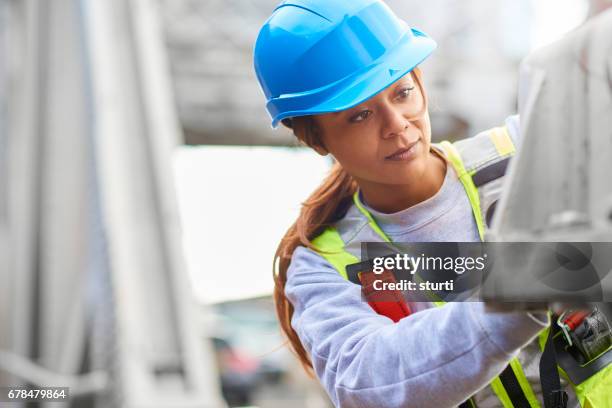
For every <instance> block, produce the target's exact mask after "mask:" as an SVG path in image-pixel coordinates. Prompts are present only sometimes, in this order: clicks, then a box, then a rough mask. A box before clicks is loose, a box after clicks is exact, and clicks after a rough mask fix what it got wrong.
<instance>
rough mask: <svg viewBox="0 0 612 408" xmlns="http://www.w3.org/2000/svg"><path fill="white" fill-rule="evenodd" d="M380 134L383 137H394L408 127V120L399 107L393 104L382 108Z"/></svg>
mask: <svg viewBox="0 0 612 408" xmlns="http://www.w3.org/2000/svg"><path fill="white" fill-rule="evenodd" d="M382 116H383V128H382V132H383V133H382V136H383V138H385V139H388V138H392V137H396V136H399V135H401V134H402V133H404V131H405V130H406V128H407V127H408V120H407V119H406V118H405V117H404V115H403V113H402V112H401V110H400V109H397V108H395V107H393V106H387V107H385V108H384V114H383V115H382Z"/></svg>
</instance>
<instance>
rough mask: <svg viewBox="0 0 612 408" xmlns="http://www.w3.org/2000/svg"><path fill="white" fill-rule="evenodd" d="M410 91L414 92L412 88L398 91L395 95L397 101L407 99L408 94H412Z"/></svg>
mask: <svg viewBox="0 0 612 408" xmlns="http://www.w3.org/2000/svg"><path fill="white" fill-rule="evenodd" d="M412 90H414V86H409V87H406V88H402V89H400V90H399V92H398V93H397V94H398V95H397V97H398V99H405V98H407V97H409V96H410V92H412Z"/></svg>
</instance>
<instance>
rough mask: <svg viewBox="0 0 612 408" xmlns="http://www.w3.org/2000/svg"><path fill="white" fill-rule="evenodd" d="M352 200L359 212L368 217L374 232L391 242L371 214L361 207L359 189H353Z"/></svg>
mask: <svg viewBox="0 0 612 408" xmlns="http://www.w3.org/2000/svg"><path fill="white" fill-rule="evenodd" d="M353 202H354V203H355V206H356V207H357V209H358V210H359V211H361V213H362V214H363V215H364V216H365V217H366V218H367V219H368V222H369V224H370V227H371V228H372V229H373V230H374V232H376V233H377V234H378V235H379V236H380V237H381V238H382V239H384V240H385V241H387V242H391V239H389V237H388V236H387V234H385V232H384V231H383V230H381V229H380V227H379V226H378V224H376V221H374V218H372V214H370V212H369V211H368V210H366V209H365V208H363V206H362V205H361V203H360V202H359V191H355V194H353Z"/></svg>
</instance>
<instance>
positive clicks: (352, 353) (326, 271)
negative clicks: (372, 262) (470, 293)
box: [285, 247, 547, 408]
mask: <svg viewBox="0 0 612 408" xmlns="http://www.w3.org/2000/svg"><path fill="white" fill-rule="evenodd" d="M285 293H286V295H287V297H288V299H289V301H290V302H291V303H292V305H293V306H294V314H293V318H292V321H291V324H292V327H293V328H294V330H295V331H296V332H297V334H298V336H299V338H300V339H301V341H302V344H303V345H304V347H305V348H306V350H307V351H308V353H309V355H310V356H311V359H312V363H313V367H314V370H315V372H316V375H317V376H318V377H319V379H320V381H321V383H322V384H323V386H324V387H325V389H326V390H327V393H328V394H329V396H330V398H331V400H332V401H333V403H334V405H335V406H337V407H419V408H427V407H437V408H440V407H453V406H456V405H459V404H460V403H462V402H463V401H465V400H466V399H467V398H469V397H470V396H471V395H473V394H474V393H475V392H476V391H478V390H480V389H481V388H483V387H484V386H485V385H487V384H488V383H489V382H490V381H491V380H492V379H493V378H494V377H496V376H497V375H498V374H499V373H500V372H501V371H502V370H503V369H504V368H505V366H506V365H507V363H508V362H509V361H510V360H511V359H512V358H513V357H515V356H516V354H517V353H518V351H519V349H520V348H521V347H523V346H525V345H526V344H527V343H529V342H530V341H531V340H532V339H533V338H534V337H535V336H536V335H537V334H538V333H539V332H540V331H541V330H542V329H544V328H545V327H546V324H547V322H545V321H541V320H538V319H536V318H535V317H534V316H532V315H530V314H528V313H523V312H512V313H485V311H484V304H483V303H479V302H474V303H449V304H447V305H445V306H444V307H441V308H430V309H426V310H424V311H421V312H417V313H414V314H412V315H410V316H409V317H406V318H404V319H402V320H400V321H399V322H398V323H393V321H392V320H391V319H389V318H387V317H385V316H381V315H378V314H376V313H375V312H374V311H373V310H372V309H371V308H370V306H369V305H368V304H367V303H366V302H364V301H363V300H362V298H361V290H360V287H359V286H358V285H355V284H353V283H351V282H349V281H346V280H344V279H343V278H342V277H341V276H340V275H339V274H338V273H337V272H336V271H335V270H334V269H333V267H332V266H331V265H330V264H329V263H328V262H327V261H326V260H325V259H324V258H322V257H321V256H320V255H318V254H317V253H315V252H314V251H311V250H310V249H307V248H304V247H298V248H297V249H296V251H295V252H294V254H293V257H292V261H291V264H290V267H289V270H288V277H287V283H286V286H285Z"/></svg>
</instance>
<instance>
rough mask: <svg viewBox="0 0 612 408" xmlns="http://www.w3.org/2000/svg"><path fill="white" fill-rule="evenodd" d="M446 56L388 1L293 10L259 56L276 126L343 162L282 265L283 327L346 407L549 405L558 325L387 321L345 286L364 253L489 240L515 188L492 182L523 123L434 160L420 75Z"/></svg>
mask: <svg viewBox="0 0 612 408" xmlns="http://www.w3.org/2000/svg"><path fill="white" fill-rule="evenodd" d="M435 47H436V45H435V42H434V41H433V40H432V39H430V38H429V37H428V36H427V35H425V34H424V33H422V32H419V31H417V30H415V29H410V28H409V27H408V26H407V25H406V24H405V23H404V22H402V21H401V20H399V19H398V18H397V17H396V16H395V15H394V14H393V13H392V11H391V10H390V9H389V8H388V7H387V6H386V5H385V4H384V3H382V2H381V1H378V0H351V1H345V2H342V1H330V0H301V1H287V2H285V3H283V4H281V5H280V6H278V7H277V8H276V9H275V10H274V12H273V14H272V16H271V17H270V18H269V19H268V21H267V22H266V23H265V25H264V26H263V28H262V29H261V31H260V34H259V37H258V39H257V43H256V46H255V69H256V72H257V76H258V79H259V82H260V85H261V87H262V89H263V91H264V94H265V95H266V98H267V109H268V111H269V113H270V115H271V117H272V124H273V126H276V125H277V124H278V123H279V122H282V123H283V124H284V125H285V126H287V127H288V128H290V129H292V130H293V132H294V134H295V135H296V137H297V138H298V139H299V140H300V141H301V142H303V143H304V144H306V145H308V146H310V147H311V148H313V149H314V150H315V151H316V152H317V153H319V154H321V155H327V154H331V155H332V156H333V157H334V159H335V161H336V162H335V164H334V166H333V168H332V170H331V173H330V175H329V177H328V178H327V179H326V180H325V181H323V183H322V184H321V186H320V187H319V188H318V189H316V191H314V192H313V193H312V195H311V196H310V197H309V198H308V199H307V200H306V202H305V203H304V204H303V207H302V210H301V213H300V216H299V218H298V219H297V221H296V222H295V223H294V225H292V226H291V228H290V229H289V230H288V232H287V233H286V235H285V236H284V238H283V239H282V241H281V243H280V245H279V247H278V250H277V253H276V259H275V261H276V262H275V264H276V263H278V265H277V266H278V270H277V271H276V273H275V301H276V306H277V313H278V317H279V320H280V324H281V327H282V329H283V331H284V332H285V334H286V335H287V337H288V339H289V340H290V343H291V346H292V347H293V349H294V351H295V352H296V353H297V356H298V357H299V359H300V360H301V362H302V363H303V365H304V366H305V367H306V368H307V370H310V369H314V371H315V372H316V374H317V376H318V377H319V379H320V380H321V382H322V384H323V386H324V387H325V389H326V390H327V392H328V393H329V396H330V398H331V399H332V401H333V402H334V404H335V405H336V406H347V407H349V406H351V407H352V406H359V407H419V408H423V407H453V406H457V405H463V406H471V405H473V404H476V405H477V406H478V407H497V406H502V404H503V405H504V406H513V405H512V404H514V406H521V404H528V405H527V406H530V405H529V404H532V405H533V404H536V403H537V402H534V401H535V400H536V398H539V399H541V395H540V391H539V379H538V373H537V357H538V356H539V353H540V349H539V347H538V345H537V335H538V333H540V332H542V330H543V329H545V328H546V327H547V325H548V318H547V315H546V314H545V313H533V314H531V313H527V312H513V313H491V312H487V311H486V310H485V306H484V305H483V304H482V303H451V304H448V305H445V306H444V307H439V308H437V307H435V306H434V305H432V304H430V303H425V302H420V303H419V302H410V301H408V303H407V304H406V305H407V309H406V310H405V312H406V313H405V315H406V316H407V315H408V314H410V316H408V317H406V318H401V319H399V318H398V319H395V318H392V319H389V318H388V317H385V316H389V314H385V313H382V314H383V315H381V314H378V313H376V312H375V311H374V310H373V309H372V307H371V306H370V305H368V304H367V303H365V302H363V301H362V298H361V290H360V287H359V286H358V285H355V284H353V283H351V282H349V281H347V280H346V279H345V278H346V271H345V267H346V265H347V264H349V263H351V262H358V260H359V251H360V244H361V242H365V241H396V242H431V241H456V242H460V241H479V240H480V239H482V238H483V234H484V223H485V218H486V215H487V214H488V213H489V209H490V208H492V205H491V204H492V203H493V202H494V201H495V199H496V197H497V196H498V195H499V188H500V182H501V179H498V178H496V177H493V178H491V177H488V176H487V172H486V171H484V170H486V169H491V168H493V166H497V168H499V166H500V163H501V164H504V163H505V162H506V163H507V159H508V158H509V156H511V155H512V153H513V152H514V146H513V142H515V141H516V138H517V135H518V129H517V123H516V118H511V119H509V120H508V121H507V123H506V125H507V126H506V127H504V128H498V129H496V130H494V131H490V132H484V133H482V134H480V135H477V136H476V137H474V138H470V140H469V141H465V142H462V143H463V144H461V143H459V144H457V145H456V146H452V145H450V144H448V143H446V144H444V145H440V146H437V145H432V143H431V129H430V122H429V115H428V111H427V95H426V93H425V89H424V87H423V83H422V79H421V72H420V71H419V69H418V68H417V65H418V64H419V63H421V62H422V61H423V60H424V59H425V58H427V57H428V56H429V55H430V54H431V52H432V51H433V50H434V48H435ZM504 161H505V162H504ZM491 173H492V172H491V171H489V172H488V174H489V175H490V174H491ZM478 174H481V175H482V174H484V176H481V177H480V178H478V177H476V176H477V175H478ZM477 179H479V180H480V181H484V183H481V184H480V185H477V184H478V183H475V180H477ZM485 193H486V194H485ZM378 312H379V313H380V312H381V311H380V310H378ZM394 320H396V321H397V322H394ZM517 355H518V359H516V358H515V357H517ZM534 358H535V360H534ZM533 361H535V365H534V363H533ZM509 363H512V364H511V365H509ZM500 373H502V376H501V377H498V375H500ZM471 397H472V398H471ZM466 401H467V402H466ZM572 404H575V402H574V401H570V405H569V406H573V405H572Z"/></svg>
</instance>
